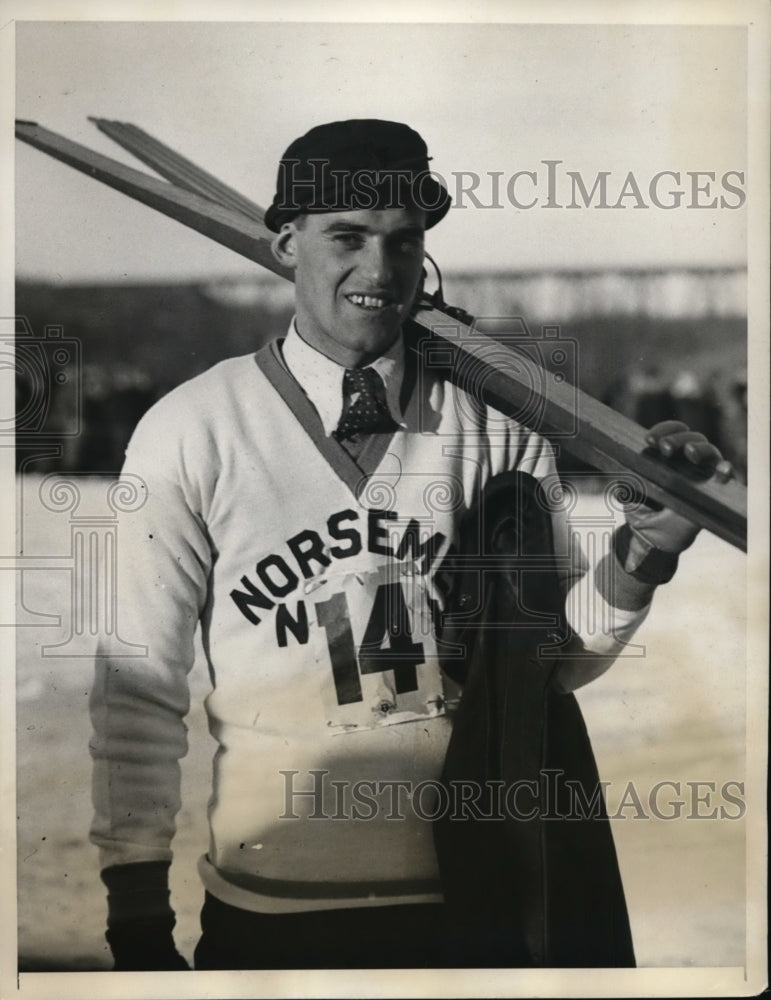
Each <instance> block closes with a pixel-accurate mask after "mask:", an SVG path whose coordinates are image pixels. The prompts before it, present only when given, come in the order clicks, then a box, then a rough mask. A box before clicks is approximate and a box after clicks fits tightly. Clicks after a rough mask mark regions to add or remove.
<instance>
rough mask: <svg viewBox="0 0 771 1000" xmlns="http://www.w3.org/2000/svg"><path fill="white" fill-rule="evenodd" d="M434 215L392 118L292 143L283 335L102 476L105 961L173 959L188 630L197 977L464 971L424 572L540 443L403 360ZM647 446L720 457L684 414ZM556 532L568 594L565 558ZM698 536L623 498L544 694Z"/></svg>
mask: <svg viewBox="0 0 771 1000" xmlns="http://www.w3.org/2000/svg"><path fill="white" fill-rule="evenodd" d="M449 207H450V199H449V196H448V194H447V192H446V190H445V189H444V188H443V186H442V185H440V184H439V183H438V182H437V181H436V180H435V179H434V178H433V177H432V176H431V175H430V174H429V171H428V155H427V150H426V146H425V143H424V142H423V140H422V139H421V137H420V136H419V135H418V134H417V133H416V132H414V131H413V130H411V129H409V128H408V127H407V126H405V125H401V124H398V123H393V122H384V121H377V120H362V121H349V122H335V123H331V124H328V125H322V126H319V127H317V128H315V129H312V130H311V131H310V132H309V133H308V134H307V135H305V136H303V137H301V138H300V139H298V140H297V141H296V142H295V143H293V144H292V145H291V146H290V147H289V149H288V150H287V152H286V153H285V155H284V157H283V159H282V162H281V165H280V169H279V175H278V183H277V191H276V196H275V198H274V200H273V204H272V205H271V207H270V209H269V210H268V212H267V215H266V223H267V225H268V226H269V228H270V229H271V230H272V231H273V232H275V233H276V237H275V240H274V243H273V250H274V253H275V256H276V258H277V259H278V261H279V262H280V263H281V264H283V265H284V266H285V267H287V268H289V269H291V270H292V271H293V273H294V278H295V287H296V316H295V318H294V320H293V322H292V325H291V328H290V330H289V332H288V333H287V336H286V338H285V339H283V340H282V341H280V342H278V343H273V344H270V345H268V346H267V347H266V348H264V349H263V350H261V351H259V352H258V353H257V354H256V355H250V356H248V357H243V358H233V359H230V360H228V361H225V362H223V363H221V364H219V365H217V366H215V368H213V369H212V370H211V371H209V372H207V373H205V374H204V375H202V376H199V377H198V378H196V379H193V380H192V381H191V382H189V383H187V384H185V385H183V386H181V387H179V388H178V389H176V390H175V391H173V392H171V393H169V395H168V396H166V397H165V398H164V399H162V400H161V401H160V402H159V403H158V404H156V406H155V407H154V408H153V409H152V410H151V411H150V412H149V413H148V414H147V415H146V417H145V418H144V419H143V420H142V421H141V422H140V424H139V426H138V427H137V429H136V432H135V434H134V437H133V438H132V441H131V444H130V446H129V449H128V451H127V458H126V464H125V469H124V471H125V472H126V473H130V474H133V475H136V476H138V477H139V478H140V480H141V482H142V484H143V486H142V489H143V491H144V505H143V507H142V509H141V510H140V511H139V512H138V513H137V514H134V515H132V516H131V517H130V518H127V519H126V523H125V525H124V524H122V525H121V549H120V553H119V559H118V567H119V574H120V575H119V583H118V595H119V597H118V600H119V607H118V619H119V629H120V632H121V635H122V637H124V638H126V639H129V640H130V641H132V642H135V643H140V644H142V645H144V646H146V647H147V655H146V656H145V657H138V658H123V657H118V656H115V657H111V655H110V648H109V643H107V644H104V645H103V646H102V647H101V648H100V649H99V655H98V661H97V675H96V684H95V688H94V692H93V696H92V717H93V721H94V729H95V736H94V740H93V744H92V753H93V756H94V801H95V807H96V816H95V819H94V824H93V829H92V838H93V840H94V841H95V842H96V843H97V844H98V845H99V847H100V851H101V863H102V874H103V879H104V882H105V884H106V885H107V887H108V893H109V897H108V898H109V918H108V933H107V937H108V940H109V942H110V945H111V947H112V950H113V953H114V955H115V959H116V969H136V968H145V969H147V968H157V969H163V968H185V967H186V964H185V963H184V961H183V960H182V959H181V957H180V956H179V955H178V954H177V952H176V950H175V948H174V944H173V938H172V928H173V925H174V917H173V913H172V911H171V909H170V907H169V902H168V890H167V872H168V867H169V863H170V860H171V850H170V841H171V838H172V835H173V832H174V816H175V814H176V812H177V810H178V808H179V768H178V763H177V762H178V759H179V758H180V757H181V756H183V755H184V753H185V750H186V738H185V727H184V722H183V718H184V716H185V714H186V712H187V710H188V707H189V698H188V688H187V680H186V678H187V673H188V671H189V670H190V668H191V666H192V663H193V658H194V647H193V639H194V635H195V632H196V629H197V628H198V626H199V623H200V628H201V635H202V639H203V648H204V651H205V654H206V657H207V661H208V664H209V670H210V675H211V680H212V692H211V694H210V695H209V696H208V698H207V701H206V706H207V712H208V717H209V726H210V730H211V732H212V735H213V736H214V737H215V739H216V740H217V742H218V749H217V753H216V755H215V758H214V775H213V793H212V798H211V801H210V808H209V818H210V827H211V839H210V844H209V849H208V853H207V854H206V856H205V857H203V858H202V859H201V863H200V874H201V877H202V880H203V882H204V885H205V887H206V901H205V904H204V909H203V913H202V927H203V935H202V938H201V941H200V943H199V945H198V948H197V950H196V967H197V968H266V967H276V968H282V967H297V966H300V967H310V968H313V967H347V966H370V967H377V966H384V965H385V966H420V965H450V964H461V965H462V964H464V955H463V954H458V953H457V951H455V953H453V950H454V949H457V947H458V939H457V937H455V938H452V937H448V935H447V926H448V925H447V922H446V919H445V918H446V914H445V905H444V903H443V894H442V886H441V883H440V881H439V877H438V875H439V873H438V868H437V857H436V852H435V849H434V843H433V836H432V829H431V823H429V822H427V817H430V816H433V815H434V813H433V812H432V808H433V807H431V806H430V805H429V804H428V800H427V799H425V798H424V797H423V793H424V792H425V793H426V794H428V793H431V792H435V791H436V788H435V785H436V779H437V778H438V776H439V775H440V773H441V771H442V766H443V761H444V757H445V752H446V750H447V746H448V740H449V736H450V732H451V728H452V720H453V717H454V712H455V708H456V706H457V703H458V700H459V697H460V688H459V686H458V684H456V683H455V682H453V681H452V680H451V677H450V674H452V673H453V671H452V670H449V671H445V670H443V669H442V666H441V665H440V656H441V657H442V658H443V662H444V658H449V659H451V658H452V657H451V653H452V650H450V649H449V648H448V647H447V646H446V644H445V648H442V647H441V645H440V644H438V641H437V628H438V626H439V623H440V621H441V616H442V611H443V603H444V601H445V599H446V590H445V589H443V587H442V584H441V578H442V575H443V574H442V564H443V562H445V560H446V559H447V558H448V556H449V555H450V554H451V553H452V552H453V551H454V549H455V543H456V542H457V541H458V535H459V531H460V527H461V523H462V522H463V521H464V518H466V517H467V515H468V512H469V511H470V510H474V509H476V505H477V504H479V502H480V501H481V500H482V499H483V497H484V496H485V494H486V490H487V487H488V486H489V484H491V483H493V482H495V481H498V478H499V477H500V476H503V475H505V474H507V473H512V472H515V473H517V474H518V475H520V476H521V477H524V478H523V481H527V482H534V483H538V482H539V481H540V482H542V481H543V480H545V479H546V478H547V477H550V476H553V475H554V471H555V470H554V458H553V453H552V450H551V447H550V446H549V445H548V443H547V442H546V441H544V440H543V439H542V438H541V437H540V436H539V435H538V434H537V433H535V432H534V431H533V430H531V429H528V428H525V427H523V426H521V425H519V424H518V423H517V422H516V421H514V420H511V419H505V418H503V417H502V416H501V415H500V414H498V413H496V412H495V411H493V410H491V409H490V408H489V407H487V406H485V405H483V404H480V403H479V401H476V400H472V399H470V398H469V397H468V395H467V393H465V392H464V391H463V390H462V389H461V388H459V387H458V386H456V385H455V384H454V383H453V382H452V380H451V379H448V378H446V377H445V376H444V375H442V374H441V373H439V372H433V371H432V370H430V369H429V368H426V369H425V370H418V367H417V363H416V360H415V358H416V355H415V353H414V352H413V351H412V350H411V349H410V344H409V343H408V341H409V337H408V335H407V327H406V326H405V324H406V321H407V320H408V318H409V314H410V310H411V308H412V306H413V302H414V300H415V297H416V294H417V292H418V289H419V286H420V282H421V275H422V267H423V257H424V234H425V231H426V230H429V229H430V228H431V227H432V226H434V225H436V224H437V223H438V222H439V221H440V220H441V219H442V218H443V217H444V215H445V214H446V213H447V211H448V209H449ZM651 444H652V445H653V446H656V447H659V448H660V449H661V451H662V452H663V453H664V454H677V453H680V452H684V453H685V454H686V456H687V457H688V458H689V459H690V460H692V461H693V462H695V463H698V464H700V465H704V464H706V465H710V466H712V467H716V466H718V464H719V462H720V456H719V454H718V453H717V452H716V450H715V449H714V448H713V447H712V446H711V445H709V444H708V443H707V442H706V441H705V440H704V439H703V438H702V437H701V436H700V435H694V434H691V433H690V432H688V431H687V428H684V427H683V425H674V424H672V425H670V424H666V425H661V426H660V427H659V428H657V429H656V431H655V432H654V434H653V436H652V438H651ZM721 469H722V467H721ZM550 521H551V523H552V526H553V531H554V548H555V552H556V555H557V558H556V560H555V563H554V565H555V567H556V572H557V575H558V577H559V588H560V593H561V595H562V596H561V600H564V598H565V595H566V594H567V592H568V591H569V589H570V587H571V586H573V585H574V584H575V583H576V580H577V579H578V577H579V576H580V575H582V574H584V573H585V572H586V571H587V568H588V567H587V566H586V565H584V564H583V563H582V562H581V560H580V559H578V558H576V557H574V558H573V559H572V562H571V561H570V559H569V557H568V555H567V554H568V552H569V548H568V542H567V532H566V531H565V524H564V522H563V521H562V520H561V519H560V517H559V515H558V514H554V515H553V517H551V518H550ZM549 532H551V528H550V529H549ZM694 537H695V529H693V528H692V526H691V525H690V524H688V523H687V522H685V521H684V520H682V519H681V518H679V517H677V516H676V515H674V514H672V513H671V512H669V511H666V510H657V511H653V510H650V509H649V508H640V509H638V510H637V511H636V513H635V515H634V517H633V518H632V519H631V521H630V524H629V526H628V527H627V528H626V529H625V533H623V535H620V536H619V543H618V545H617V547H616V554H615V555H612V556H610V557H607V558H606V559H605V566H604V568H603V567H599V568H598V570H597V573H596V578H595V579H596V587H597V601H598V602H600V604H601V605H602V607H603V608H604V609H605V614H604V620H605V621H606V622H607V623H608V624H607V627H606V630H605V631H604V632H597V631H596V630H594V629H593V628H589V627H588V626H587V623H584V622H582V621H572V622H570V625H571V626H572V637H571V639H570V642H569V644H568V646H567V647H566V651H565V654H564V655H563V656H562V657H561V658H560V659H559V660H558V661H557V663H556V665H555V667H554V671H553V673H552V674H551V675H550V679H549V687H550V689H551V690H553V691H556V692H562V693H564V692H569V691H571V690H573V689H574V688H576V687H578V686H579V685H580V684H582V683H586V681H588V680H590V679H592V678H593V677H595V676H597V675H598V674H599V673H600V672H602V671H603V670H604V669H606V668H607V667H608V665H609V664H610V662H611V661H612V658H613V656H614V655H615V654H616V653H617V652H618V650H619V649H620V648H621V646H622V645H623V643H624V642H625V641H627V640H628V639H629V637H630V636H631V635H632V634H633V632H634V630H635V629H636V627H637V626H638V624H639V623H640V621H641V620H642V619H643V617H644V616H645V614H646V612H647V609H648V606H649V604H650V600H651V597H652V593H653V590H654V588H655V586H656V584H657V583H658V582H661V581H663V580H665V579H667V578H668V577H669V576H670V575H671V573H672V572H673V571H674V566H675V564H676V561H677V553H679V552H680V551H682V550H683V549H684V548H686V547H687V546H688V545H689V544H690V543H691V541H692V540H693V538H694ZM448 564H449V563H448ZM611 564H612V565H611ZM589 569H590V571H592V572H593V571H594V567H591V568H589ZM449 659H448V662H449ZM429 798H430V795H429ZM486 930H487V929H486V928H483V932H485V933H486ZM498 930H499V929H498V928H495V927H494V928H490V931H491V933H492V934H496V933H497V932H498ZM448 941H452V942H453V944H452V949H450V948H448ZM507 954H511V956H512V961H511V962H510V963H509V964H514V961H515V957H516V960H517V961H519V956H518V952H517V949H516V948H513V949H512V950H511V952H506V950H505V948H504V951H503V958H502V959H500V955H499V964H507V963H506V955H507ZM528 960H529V959H528ZM537 961H539V959H538V958H537V957H534V958H533V962H537ZM630 961H631V959H625V960H619V964H629V963H630Z"/></svg>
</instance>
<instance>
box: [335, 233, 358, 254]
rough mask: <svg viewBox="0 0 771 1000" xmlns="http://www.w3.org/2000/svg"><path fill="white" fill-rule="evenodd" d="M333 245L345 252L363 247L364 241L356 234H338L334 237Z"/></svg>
mask: <svg viewBox="0 0 771 1000" xmlns="http://www.w3.org/2000/svg"><path fill="white" fill-rule="evenodd" d="M335 243H336V244H337V245H338V246H341V247H344V248H345V249H347V250H356V249H358V248H359V247H360V246H362V245H363V243H364V241H363V239H362V237H361V236H360V235H359V234H358V233H338V235H337V236H335Z"/></svg>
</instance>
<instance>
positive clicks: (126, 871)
mask: <svg viewBox="0 0 771 1000" xmlns="http://www.w3.org/2000/svg"><path fill="white" fill-rule="evenodd" d="M168 879H169V862H168V861H142V862H137V863H135V864H127V865H113V866H111V867H110V868H105V869H104V871H103V872H102V881H103V882H104V884H105V885H106V886H107V893H108V894H107V907H108V916H107V933H106V934H105V937H106V938H107V942H108V943H109V945H110V948H111V950H112V954H113V958H114V959H115V966H114V970H115V972H143V971H153V972H163V971H166V972H182V971H188V970H189V969H190V966H189V965H188V964H187V962H186V961H185V959H184V958H183V957H182V956H181V955H180V954H179V952H178V951H177V949H176V947H175V945H174V937H173V934H172V931H173V930H174V924H175V923H176V920H175V917H174V911H173V910H172V908H171V905H170V903H169V888H168Z"/></svg>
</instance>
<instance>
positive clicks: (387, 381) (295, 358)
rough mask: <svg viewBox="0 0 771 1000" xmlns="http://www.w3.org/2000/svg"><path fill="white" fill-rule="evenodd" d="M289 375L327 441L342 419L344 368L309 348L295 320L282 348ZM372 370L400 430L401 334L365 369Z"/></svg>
mask: <svg viewBox="0 0 771 1000" xmlns="http://www.w3.org/2000/svg"><path fill="white" fill-rule="evenodd" d="M281 351H282V354H283V356H284V363H285V364H286V367H287V368H288V369H289V373H290V375H292V376H293V378H294V379H295V381H296V382H297V383H298V384H299V386H300V388H301V389H302V390H303V392H304V393H305V395H306V396H307V397H308V399H309V400H310V401H311V403H313V405H314V407H315V408H316V412H317V413H318V415H319V417H320V418H321V423H322V424H323V426H324V433H325V434H326V435H327V436H328V437H329V436H330V435H331V434H332V433H333V432H334V431H336V430H337V425H338V424H339V423H340V417H341V416H342V415H343V403H344V400H343V375H344V374H345V368H343V366H342V365H339V364H338V363H337V362H336V361H332V359H331V358H328V357H327V356H326V355H325V354H322V353H321V351H317V350H316V348H315V347H311V345H310V344H308V343H307V342H306V341H304V340H303V339H302V337H301V336H300V334H299V333H298V332H297V325H296V322H295V320H294V319H292V322H291V324H290V326H289V332H288V333H287V335H286V339H285V340H284V343H283V344H282V346H281ZM367 367H368V368H374V369H375V371H376V372H377V373H378V375H379V376H380V377H381V378H382V380H383V384H384V385H385V394H386V403H387V404H388V410H389V412H390V414H391V416H392V417H393V419H394V420H395V421H396V423H397V424H399V426H401V427H404V426H405V423H404V419H403V416H402V410H401V390H402V382H403V381H404V341H403V339H402V336H401V334H399V336H398V337H397V339H396V340H395V341H394V343H393V344H392V345H391V346H390V347H389V349H388V350H387V351H386V352H385V354H381V355H380V357H379V358H375V360H374V361H373V362H372V363H371V364H370V365H368V366H367Z"/></svg>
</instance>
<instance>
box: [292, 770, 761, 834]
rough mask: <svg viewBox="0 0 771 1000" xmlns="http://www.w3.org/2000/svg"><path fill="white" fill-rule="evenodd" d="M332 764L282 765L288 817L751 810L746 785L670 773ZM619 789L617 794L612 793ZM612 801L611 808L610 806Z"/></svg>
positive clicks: (557, 816) (728, 816) (729, 814)
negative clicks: (335, 770)
mask: <svg viewBox="0 0 771 1000" xmlns="http://www.w3.org/2000/svg"><path fill="white" fill-rule="evenodd" d="M330 773H331V772H330V771H329V770H328V769H325V768H311V769H309V770H307V771H300V770H293V769H288V770H281V771H279V774H281V775H282V777H283V779H284V811H283V812H282V813H281V814H280V815H279V817H278V818H279V819H288V820H293V819H294V820H299V819H301V818H302V819H309V820H330V819H331V820H360V821H365V822H366V821H371V820H382V819H385V820H389V821H401V820H405V819H407V818H408V816H410V818H411V817H412V816H414V817H417V818H418V819H420V820H424V821H426V822H432V821H434V820H438V819H451V820H479V821H487V822H495V821H501V820H518V821H529V820H535V819H541V820H568V821H570V820H589V819H603V818H604V817H605V816H608V818H610V819H614V820H621V819H645V820H649V819H659V820H677V819H693V820H704V819H710V820H716V819H720V820H740V819H742V818H743V817H744V814H745V812H746V804H745V801H744V782H743V781H737V780H727V781H722V782H721V783H720V784H719V785H718V783H717V782H715V781H704V780H682V779H676V780H674V779H670V778H665V779H662V780H661V781H657V782H656V783H655V784H654V785H652V786H651V787H650V788H647V789H643V788H641V787H639V786H638V785H637V784H636V783H635V782H633V781H629V782H627V783H626V784H625V785H624V787H623V789H621V790H620V794H618V792H619V790H618V789H614V788H612V787H611V783H610V782H609V781H600V782H598V783H597V784H596V785H595V786H594V787H592V788H587V787H586V786H585V785H584V784H583V783H581V782H579V781H576V780H573V779H570V778H565V772H564V771H562V770H559V769H556V768H544V769H542V770H541V771H539V774H538V778H537V779H526V780H525V779H523V780H521V781H515V782H510V783H506V782H504V781H500V780H488V781H485V782H478V781H472V780H458V781H450V782H441V781H438V780H435V779H426V780H424V781H419V782H412V781H409V780H404V779H383V778H379V779H367V778H361V779H357V780H355V781H352V780H350V779H334V778H330V777H329V775H330ZM611 792H612V793H613V794H612V795H611V794H609V793H611ZM611 801H612V805H611V806H610V807H608V806H607V803H609V802H611Z"/></svg>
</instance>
